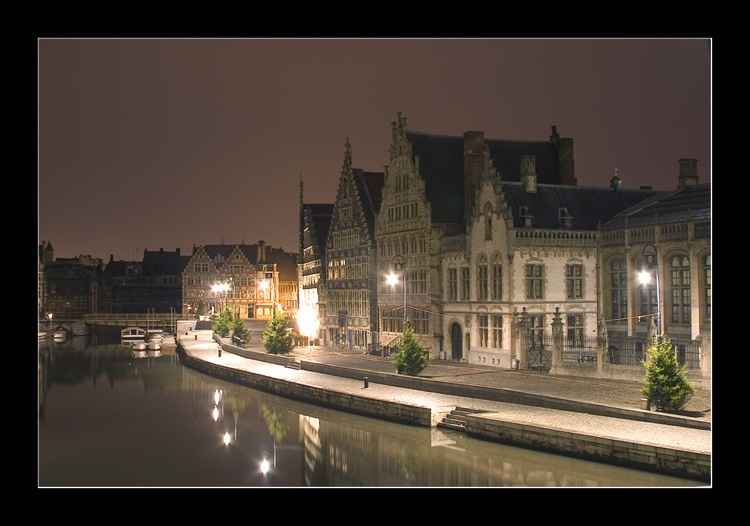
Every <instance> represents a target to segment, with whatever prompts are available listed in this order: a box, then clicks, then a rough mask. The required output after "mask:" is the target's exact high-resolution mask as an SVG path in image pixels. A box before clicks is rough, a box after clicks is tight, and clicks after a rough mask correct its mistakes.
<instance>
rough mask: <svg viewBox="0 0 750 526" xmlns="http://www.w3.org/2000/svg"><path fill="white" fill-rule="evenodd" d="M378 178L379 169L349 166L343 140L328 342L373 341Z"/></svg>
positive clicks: (325, 323)
mask: <svg viewBox="0 0 750 526" xmlns="http://www.w3.org/2000/svg"><path fill="white" fill-rule="evenodd" d="M382 184H383V174H382V173H372V172H363V171H362V170H359V169H355V168H352V163H351V149H350V146H349V142H348V141H347V143H346V153H345V157H344V165H343V167H342V170H341V177H340V178H339V187H338V192H337V195H336V202H335V204H334V208H333V214H332V217H331V224H330V229H329V231H328V239H327V242H326V248H325V255H326V257H325V272H326V276H325V287H326V297H325V309H326V310H325V316H323V317H322V318H321V330H322V331H323V336H324V338H325V340H326V341H327V342H329V343H330V344H332V345H339V346H346V347H348V348H350V349H354V348H356V349H366V348H367V346H368V345H370V344H373V343H377V337H376V334H377V324H378V319H377V313H376V309H375V307H376V305H377V283H378V277H377V260H376V256H377V254H376V245H375V230H374V229H375V215H376V213H377V211H378V208H379V206H380V192H381V189H382Z"/></svg>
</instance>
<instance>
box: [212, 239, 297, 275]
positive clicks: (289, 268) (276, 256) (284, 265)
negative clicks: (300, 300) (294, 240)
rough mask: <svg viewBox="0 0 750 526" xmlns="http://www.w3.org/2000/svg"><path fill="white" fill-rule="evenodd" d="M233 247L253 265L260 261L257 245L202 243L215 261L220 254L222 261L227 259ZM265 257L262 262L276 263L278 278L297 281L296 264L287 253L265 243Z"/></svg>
mask: <svg viewBox="0 0 750 526" xmlns="http://www.w3.org/2000/svg"><path fill="white" fill-rule="evenodd" d="M235 248H239V249H240V251H241V252H242V253H243V254H244V256H245V257H246V258H247V260H248V261H249V262H250V263H251V264H253V265H255V264H257V263H261V262H260V261H258V245H257V244H255V245H245V244H241V245H224V244H222V245H203V249H204V250H205V251H206V254H208V257H210V258H211V259H212V260H214V261H216V257H217V256H219V255H220V254H221V255H222V256H223V259H224V261H225V262H226V261H229V256H230V255H231V254H232V252H233V251H234V249H235ZM265 250H266V258H265V260H264V261H263V262H266V263H276V269H277V270H278V271H279V278H280V279H282V280H284V281H297V266H296V265H295V264H294V262H293V261H292V258H291V257H290V255H289V254H287V253H286V251H284V250H283V249H281V248H274V247H271V246H269V245H266V248H265Z"/></svg>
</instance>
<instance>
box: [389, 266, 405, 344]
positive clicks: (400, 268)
mask: <svg viewBox="0 0 750 526" xmlns="http://www.w3.org/2000/svg"><path fill="white" fill-rule="evenodd" d="M393 269H394V270H396V271H401V273H402V274H403V278H402V279H403V282H404V327H402V330H403V328H405V325H406V323H405V322H406V321H407V317H406V262H405V261H404V258H403V256H395V257H394V258H393ZM396 283H398V276H397V275H396V274H394V273H393V272H391V273H390V274H389V275H388V284H389V285H391V286H393V285H395V284H396Z"/></svg>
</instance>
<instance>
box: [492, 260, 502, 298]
mask: <svg viewBox="0 0 750 526" xmlns="http://www.w3.org/2000/svg"><path fill="white" fill-rule="evenodd" d="M492 299H493V300H501V299H503V265H502V263H500V256H496V257H495V259H494V261H493V262H492Z"/></svg>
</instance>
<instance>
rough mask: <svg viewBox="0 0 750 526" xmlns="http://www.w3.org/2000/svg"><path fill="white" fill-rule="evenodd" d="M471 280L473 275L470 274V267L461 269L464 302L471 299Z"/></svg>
mask: <svg viewBox="0 0 750 526" xmlns="http://www.w3.org/2000/svg"><path fill="white" fill-rule="evenodd" d="M470 279H471V273H470V272H469V267H461V299H462V300H468V299H471V295H470V294H471V288H470V285H471V282H470V281H469V280H470Z"/></svg>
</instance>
